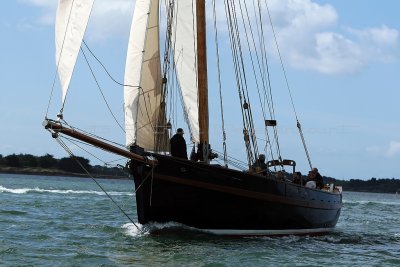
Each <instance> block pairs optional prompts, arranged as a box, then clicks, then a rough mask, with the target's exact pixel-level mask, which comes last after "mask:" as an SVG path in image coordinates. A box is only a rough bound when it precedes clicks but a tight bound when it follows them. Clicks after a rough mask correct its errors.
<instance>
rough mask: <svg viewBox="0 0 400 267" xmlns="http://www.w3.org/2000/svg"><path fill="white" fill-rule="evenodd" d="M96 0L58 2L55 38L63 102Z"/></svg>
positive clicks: (62, 0) (63, 0)
mask: <svg viewBox="0 0 400 267" xmlns="http://www.w3.org/2000/svg"><path fill="white" fill-rule="evenodd" d="M93 1H94V0H80V1H74V0H61V1H59V3H58V9H57V15H56V26H55V39H56V64H57V70H58V76H59V77H60V82H61V90H62V102H63V103H64V101H65V96H66V94H67V90H68V87H69V83H70V81H71V76H72V72H73V70H74V67H75V63H76V58H77V56H78V53H79V49H80V47H81V43H82V39H83V36H84V34H85V30H86V26H87V23H88V20H89V17H90V12H91V10H92V6H93Z"/></svg>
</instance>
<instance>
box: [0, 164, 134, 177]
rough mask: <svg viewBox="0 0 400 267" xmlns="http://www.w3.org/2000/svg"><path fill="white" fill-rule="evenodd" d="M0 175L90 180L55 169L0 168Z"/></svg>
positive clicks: (80, 174)
mask: <svg viewBox="0 0 400 267" xmlns="http://www.w3.org/2000/svg"><path fill="white" fill-rule="evenodd" d="M0 173H4V174H23V175H43V176H65V177H78V178H90V177H89V176H88V175H87V174H83V173H71V172H66V171H62V170H57V169H45V168H16V167H0ZM92 175H93V177H94V178H97V179H118V180H129V178H128V177H126V176H113V175H101V174H92Z"/></svg>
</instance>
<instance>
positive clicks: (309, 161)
mask: <svg viewBox="0 0 400 267" xmlns="http://www.w3.org/2000/svg"><path fill="white" fill-rule="evenodd" d="M264 1H265V6H266V8H267V11H268V17H269V21H270V23H271V29H272V33H273V35H274V40H275V45H276V49H277V51H278V55H279V60H280V62H281V66H282V70H283V75H284V77H285V81H286V87H287V89H288V93H289V96H290V101H291V103H292V108H293V112H294V114H295V117H296V122H297V128H298V129H299V133H300V137H301V140H302V143H303V146H304V151H305V153H306V156H307V159H308V163H309V164H310V168H311V169H312V164H311V159H310V155H309V153H308V149H307V145H306V142H305V139H304V134H303V131H302V129H301V124H300V122H299V118H298V116H297V112H296V108H295V106H294V101H293V97H292V92H291V90H290V86H289V82H288V79H287V75H286V70H285V66H284V64H283V59H282V56H281V52H280V49H279V44H278V40H277V38H276V34H275V28H274V25H273V24H272V18H271V13H270V11H269V7H268V3H267V0H264Z"/></svg>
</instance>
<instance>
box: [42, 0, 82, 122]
mask: <svg viewBox="0 0 400 267" xmlns="http://www.w3.org/2000/svg"><path fill="white" fill-rule="evenodd" d="M74 2H75V0H73V1H72V4H71V9H70V11H69V15H68V20H67V25H66V27H65V31H64V38H63V41H62V44H61V49H60V55H59V58H58V61H57V67H56V71H55V73H54V78H53V85H52V86H51V92H50V97H49V102H48V104H47V109H46V115H45V118H47V116H48V114H49V109H50V104H51V100H52V99H53V93H54V87H55V84H56V79H57V73H58V68H59V67H60V61H61V56H62V52H63V51H64V43H65V39H66V36H67V29H68V26H69V22H70V20H71V14H72V7H73V6H74ZM64 103H65V99H64V102H63V104H62V108H61V111H62V110H63V109H64ZM61 111H60V113H62V112H61Z"/></svg>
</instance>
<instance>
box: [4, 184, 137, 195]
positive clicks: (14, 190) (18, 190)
mask: <svg viewBox="0 0 400 267" xmlns="http://www.w3.org/2000/svg"><path fill="white" fill-rule="evenodd" d="M0 193H11V194H29V193H48V194H86V195H106V194H105V193H104V192H102V191H95V190H72V189H42V188H38V187H35V188H7V187H4V186H1V185H0ZM107 194H109V195H111V196H133V195H134V193H133V192H117V191H112V192H107Z"/></svg>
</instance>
